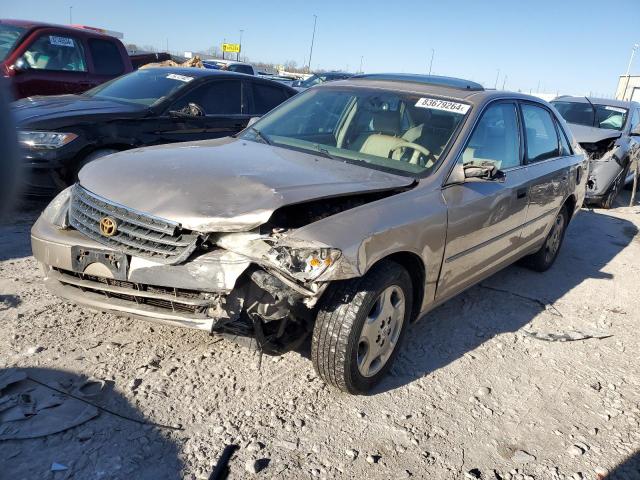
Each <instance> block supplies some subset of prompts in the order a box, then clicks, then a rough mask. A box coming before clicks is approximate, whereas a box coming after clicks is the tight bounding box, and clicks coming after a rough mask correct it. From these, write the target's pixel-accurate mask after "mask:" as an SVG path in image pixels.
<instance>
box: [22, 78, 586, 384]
mask: <svg viewBox="0 0 640 480" xmlns="http://www.w3.org/2000/svg"><path fill="white" fill-rule="evenodd" d="M586 167H587V164H586V159H585V155H584V154H583V152H582V150H581V149H580V147H579V146H578V145H577V144H576V143H575V142H574V141H573V139H572V137H571V135H570V133H569V131H568V129H567V127H566V125H565V123H564V121H563V120H562V118H561V117H560V116H559V115H558V113H557V112H556V111H555V110H554V109H553V107H551V106H550V105H549V104H548V103H546V102H544V101H541V100H539V99H536V98H533V97H529V96H526V95H520V94H516V93H507V92H499V91H485V90H484V89H483V88H482V86H480V85H478V84H476V83H473V82H468V81H465V80H459V79H452V78H445V77H433V76H432V77H424V76H412V75H383V74H379V75H365V76H361V77H357V78H353V79H349V80H344V81H337V82H331V83H329V84H327V85H323V86H319V87H317V88H313V89H310V90H309V91H307V92H305V93H303V94H300V95H297V96H295V97H293V98H292V99H290V100H289V101H287V102H285V103H284V104H282V105H281V106H279V107H278V108H276V109H275V110H273V111H272V112H271V113H269V114H267V115H266V116H264V117H263V118H262V119H260V120H258V121H257V122H256V123H254V124H253V125H251V126H250V127H249V128H247V129H246V130H244V131H243V132H242V133H241V134H239V135H238V136H236V137H234V138H225V139H220V140H212V141H204V142H193V143H182V144H174V145H167V146H157V147H150V148H141V149H138V150H130V151H127V152H122V153H117V154H115V155H111V156H108V157H104V158H102V159H99V160H96V161H94V162H92V163H90V164H88V165H87V166H85V167H84V168H83V169H82V170H81V172H80V174H79V182H78V183H77V184H76V185H74V186H72V187H70V188H69V189H67V190H65V191H64V192H62V193H61V194H60V195H59V196H58V197H57V198H56V199H54V200H53V201H52V202H51V204H50V205H49V206H48V207H47V209H46V210H45V211H44V212H43V214H42V216H41V217H40V218H39V219H38V221H37V223H36V224H35V225H34V227H33V229H32V245H33V252H34V255H35V257H36V258H37V259H38V260H39V261H40V262H41V263H42V264H43V265H44V272H45V277H46V283H47V285H48V286H49V287H50V288H51V290H53V291H54V292H55V293H57V294H58V295H60V296H62V297H65V298H68V299H70V300H71V301H73V302H77V303H80V304H83V305H86V306H89V307H91V308H94V309H98V310H109V311H114V312H116V313H120V314H124V315H131V316H137V317H141V318H144V319H148V320H153V321H156V322H165V323H169V324H173V325H179V326H184V327H193V328H199V329H203V330H206V331H209V332H214V333H217V334H221V335H231V336H234V337H241V338H251V339H256V340H257V342H256V343H257V344H258V346H259V347H260V348H261V349H263V350H265V351H267V352H276V353H277V352H282V351H286V350H288V349H291V348H295V347H296V346H297V345H299V344H300V342H302V341H303V340H304V339H305V337H307V335H308V334H311V335H312V341H311V343H312V346H311V357H312V361H313V364H314V366H315V368H316V370H317V372H318V373H319V375H320V376H321V377H322V378H323V379H324V380H325V381H326V382H328V383H329V384H331V385H333V386H335V387H338V388H339V389H342V390H344V391H347V392H350V393H363V392H367V391H368V390H370V389H371V388H372V387H373V386H374V385H375V384H376V383H377V382H378V381H379V380H380V379H381V378H382V377H383V376H384V374H385V372H386V371H387V370H388V369H389V367H390V365H391V363H392V362H393V360H394V357H395V356H396V355H397V353H398V350H399V348H400V345H401V344H402V341H403V336H404V335H405V333H406V331H407V327H408V325H409V323H411V322H412V321H414V320H416V319H418V318H419V317H420V316H422V315H423V314H425V313H426V312H428V311H429V310H431V309H433V308H434V307H435V306H436V305H438V304H440V303H442V302H444V301H446V300H447V299H449V298H451V297H453V296H454V295H456V294H458V293H460V292H462V291H463V290H465V289H466V288H468V287H470V286H471V285H473V284H475V283H477V282H479V281H480V280H482V279H483V278H485V277H487V276H489V275H491V274H493V273H495V272H496V271H498V270H500V269H501V268H504V267H505V266H507V265H509V264H511V263H513V262H515V261H516V260H520V259H524V261H525V262H526V263H527V264H528V265H529V266H531V267H532V268H534V269H536V270H538V271H544V270H547V269H548V268H549V267H550V266H551V265H552V264H553V262H554V260H555V258H556V256H557V255H558V251H559V249H560V246H561V244H562V240H563V237H564V233H565V229H566V227H567V225H568V224H569V222H570V220H571V218H572V217H573V216H574V214H575V213H576V212H577V211H578V209H579V208H580V206H581V205H582V202H583V199H584V195H585V183H586Z"/></svg>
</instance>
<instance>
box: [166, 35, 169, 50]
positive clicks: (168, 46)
mask: <svg viewBox="0 0 640 480" xmlns="http://www.w3.org/2000/svg"><path fill="white" fill-rule="evenodd" d="M166 52H167V53H169V39H168V38H167V50H166Z"/></svg>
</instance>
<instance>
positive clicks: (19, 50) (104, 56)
mask: <svg viewBox="0 0 640 480" xmlns="http://www.w3.org/2000/svg"><path fill="white" fill-rule="evenodd" d="M0 62H1V63H0V72H2V75H3V76H5V77H8V78H10V79H11V83H12V84H13V92H14V95H15V97H16V98H23V97H29V96H32V95H58V94H63V93H80V92H84V91H86V90H89V89H90V88H93V87H95V86H97V85H100V84H101V83H104V82H106V81H107V80H111V79H112V78H114V77H117V76H119V75H122V74H124V73H128V72H131V71H132V70H133V67H132V66H131V61H130V60H129V56H128V55H127V51H126V50H125V48H124V45H122V43H121V42H120V41H119V40H118V39H117V38H114V37H112V36H109V35H105V34H103V33H100V32H99V31H98V30H97V29H89V28H80V27H70V26H63V25H51V24H46V23H39V22H31V21H22V20H0Z"/></svg>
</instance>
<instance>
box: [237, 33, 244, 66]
mask: <svg viewBox="0 0 640 480" xmlns="http://www.w3.org/2000/svg"><path fill="white" fill-rule="evenodd" d="M243 33H244V30H240V51H242V34H243ZM236 60H240V52H238V54H237V55H236Z"/></svg>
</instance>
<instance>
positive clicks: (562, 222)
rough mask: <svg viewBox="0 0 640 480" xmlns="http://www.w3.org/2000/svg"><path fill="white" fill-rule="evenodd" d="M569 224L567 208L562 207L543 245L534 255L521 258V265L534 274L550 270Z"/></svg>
mask: <svg viewBox="0 0 640 480" xmlns="http://www.w3.org/2000/svg"><path fill="white" fill-rule="evenodd" d="M568 224H569V213H568V212H567V207H566V206H563V207H562V208H561V209H560V211H559V212H558V215H557V216H556V218H555V220H554V221H553V225H552V226H551V230H550V231H549V233H548V234H547V238H546V239H545V241H544V244H543V245H542V247H541V248H540V250H538V251H537V252H536V253H534V254H532V255H529V256H528V257H525V258H523V259H522V260H523V262H522V263H523V264H524V265H525V266H526V267H528V268H530V269H532V270H535V271H536V272H545V271H547V270H549V268H551V265H553V262H555V261H556V258H557V257H558V253H559V252H560V247H561V246H562V241H563V240H564V234H565V231H566V230H567V225H568Z"/></svg>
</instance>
